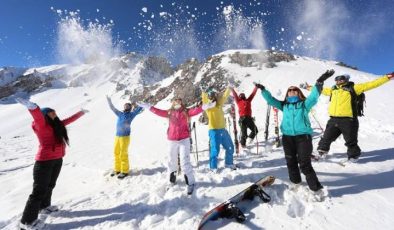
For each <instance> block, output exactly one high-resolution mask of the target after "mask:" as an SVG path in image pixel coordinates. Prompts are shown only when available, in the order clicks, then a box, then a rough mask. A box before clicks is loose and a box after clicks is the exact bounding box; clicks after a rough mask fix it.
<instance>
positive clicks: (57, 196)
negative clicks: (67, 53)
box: [0, 50, 394, 230]
mask: <svg viewBox="0 0 394 230" xmlns="http://www.w3.org/2000/svg"><path fill="white" fill-rule="evenodd" d="M227 52H228V53H222V54H220V55H226V54H229V53H232V52H233V51H227ZM242 52H243V53H245V52H255V51H247V50H244V51H242ZM277 65H278V67H276V68H265V67H263V68H262V69H258V68H256V67H240V66H239V65H237V64H233V63H229V62H228V58H224V59H223V60H222V63H221V64H220V67H222V68H224V69H226V70H227V71H228V73H229V74H231V75H233V76H235V77H236V79H237V80H240V81H241V82H242V83H241V85H240V86H239V87H238V88H237V91H240V92H242V91H243V92H245V93H246V94H249V93H250V92H251V91H252V88H253V84H252V82H260V83H261V84H264V85H265V86H266V87H267V89H269V90H270V91H271V92H272V94H273V95H274V96H275V97H278V98H283V97H284V92H285V91H286V89H287V88H288V87H289V86H291V85H299V83H301V82H305V81H308V82H309V83H313V82H314V81H315V79H316V78H317V77H318V76H320V74H321V73H323V72H324V71H325V70H327V69H331V68H333V69H335V70H336V75H337V74H342V73H349V74H350V75H351V76H352V80H354V81H355V82H365V81H368V80H372V79H374V78H376V77H377V76H374V75H371V74H368V73H364V72H360V71H356V70H351V69H348V68H344V67H341V66H337V65H335V62H331V61H321V60H315V59H310V58H304V57H298V58H297V60H296V61H292V62H281V63H277ZM81 68H82V67H81ZM247 74H249V75H248V77H244V76H245V75H247ZM131 76H133V77H136V78H138V77H139V76H134V75H131ZM171 79H173V77H170V78H169V79H164V80H163V81H162V83H163V84H167V83H166V82H168V81H171ZM196 79H197V78H196ZM132 81H133V80H130V82H129V83H130V84H133V82H132ZM333 83H334V81H333V79H329V80H328V81H327V83H326V85H329V86H331V85H332V84H333ZM115 87H116V85H115V84H114V83H112V82H109V81H102V82H101V84H94V85H93V86H92V85H90V84H89V85H85V86H82V87H75V88H64V89H50V90H47V91H44V92H41V93H38V94H35V95H33V96H32V97H31V100H32V101H34V102H36V103H37V104H39V105H41V106H49V107H53V108H55V109H56V110H57V112H58V115H59V116H60V117H62V118H64V117H67V116H69V115H71V114H73V113H74V112H76V111H78V110H79V109H80V108H85V109H88V110H90V112H89V113H88V114H86V115H85V116H83V117H82V118H81V119H80V120H78V121H76V122H75V123H73V124H72V125H70V126H69V127H68V130H69V137H70V141H71V146H70V147H69V148H68V149H67V155H66V157H65V158H64V166H63V169H62V172H61V174H60V177H59V179H58V184H57V186H56V188H55V190H54V193H53V204H56V205H58V206H60V208H61V211H59V212H58V213H55V214H53V215H51V216H49V217H48V218H47V219H45V222H46V223H47V224H46V226H45V229H196V228H197V226H198V224H199V221H200V220H201V217H202V216H203V214H204V213H205V212H207V211H208V210H210V209H211V208H213V207H214V206H216V205H217V204H219V203H220V202H223V201H224V200H226V199H227V198H229V197H231V196H233V195H235V194H236V193H237V192H239V191H241V190H242V189H244V188H245V187H246V186H248V185H249V184H250V183H252V182H254V181H256V180H257V179H259V178H260V177H262V176H264V175H273V176H275V177H277V181H276V182H275V184H274V185H273V186H272V187H271V188H268V189H267V193H269V194H270V195H271V197H272V201H271V203H269V204H260V203H259V202H258V201H257V199H256V200H255V201H254V202H253V203H251V204H250V206H249V207H248V209H249V211H247V212H246V214H247V221H246V222H245V223H244V224H238V223H236V222H235V221H229V220H219V221H216V222H212V223H210V224H209V225H208V226H207V229H217V228H223V229H237V230H238V229H279V228H280V229H392V228H393V226H394V220H393V219H392V216H393V214H394V202H393V201H392V199H391V194H392V193H393V192H394V188H393V187H394V181H393V179H392V178H393V177H394V172H393V169H394V123H393V122H392V119H391V118H392V117H391V116H390V114H393V112H394V108H393V106H388V105H390V104H392V100H391V98H393V97H394V91H393V90H391V88H392V87H393V83H392V82H389V83H387V84H385V85H383V86H381V87H379V88H378V89H375V90H372V91H370V92H367V107H366V111H365V113H366V117H363V118H360V133H359V143H360V147H361V148H362V150H363V154H362V157H361V159H360V161H359V163H357V164H354V165H348V166H346V167H342V166H340V165H338V164H336V163H335V161H339V160H341V159H343V158H345V157H346V147H345V146H344V141H343V139H342V138H340V139H339V140H337V142H335V143H334V144H333V145H332V151H331V153H330V155H331V158H330V161H327V162H319V163H314V167H315V170H316V172H317V175H318V177H319V179H320V181H321V183H322V184H323V185H324V186H325V187H326V189H327V191H328V193H329V196H328V197H327V198H326V199H325V200H324V201H323V202H320V203H314V202H309V201H307V200H306V199H305V197H304V195H305V193H306V192H305V191H304V190H306V186H305V183H304V186H303V187H302V188H301V189H300V191H298V192H291V191H289V189H288V185H289V182H288V176H287V168H286V164H285V160H284V155H283V150H282V148H275V147H272V145H271V142H272V139H273V138H274V135H273V131H274V127H273V125H271V126H270V141H269V142H268V143H265V142H264V141H262V140H263V136H264V135H263V132H264V130H263V127H264V123H265V114H266V109H267V106H266V103H265V101H264V100H263V99H262V97H261V95H260V93H258V94H257V95H256V97H255V100H254V101H253V106H252V108H253V113H254V115H255V116H256V123H257V126H258V128H259V130H260V132H259V135H258V139H259V141H260V143H259V154H258V155H256V154H254V153H255V152H256V148H254V147H253V148H251V150H250V151H251V154H248V155H241V156H237V157H235V163H236V164H238V165H239V166H240V167H241V169H239V170H236V171H229V169H223V164H224V163H223V159H221V160H220V161H219V167H220V168H221V170H220V172H219V173H218V174H212V173H211V172H209V170H208V152H207V149H208V134H207V127H206V126H204V125H202V124H199V123H197V138H198V140H197V142H198V150H199V151H200V155H199V158H200V165H199V167H198V168H197V167H195V168H194V170H195V176H196V181H197V187H196V190H195V193H194V194H193V195H192V196H187V195H186V191H185V189H186V187H185V184H184V180H183V178H182V177H178V183H177V184H176V185H175V186H169V183H168V174H167V171H166V161H167V152H168V142H167V141H166V130H167V122H168V121H167V120H166V119H163V118H159V117H157V116H155V115H153V114H152V113H150V112H147V111H145V112H143V113H142V114H141V115H139V116H137V117H136V119H135V120H134V121H133V123H132V126H131V127H132V134H131V144H130V149H129V151H130V153H129V156H130V164H131V174H132V176H131V177H129V178H127V179H125V180H123V181H118V180H117V179H113V178H109V177H108V176H106V173H107V172H108V170H110V169H111V166H112V160H113V157H112V147H113V138H114V133H115V122H116V117H115V116H114V115H113V114H112V112H111V111H110V110H109V108H108V105H107V103H106V100H105V95H106V94H109V95H112V99H113V102H114V104H115V105H116V107H118V108H121V107H122V105H123V103H124V102H125V101H124V100H123V99H121V96H122V95H121V94H120V93H116V92H115ZM327 105H328V98H326V97H324V96H322V97H321V98H320V101H319V103H318V105H317V106H316V107H315V111H316V117H317V119H318V120H319V122H320V123H321V124H322V125H323V126H324V125H325V123H326V121H327V119H328V115H327ZM158 107H160V108H164V109H165V108H167V107H166V102H165V101H162V102H161V103H159V104H158ZM194 119H195V118H193V120H194ZM279 119H281V114H280V115H279ZM0 120H1V123H0V136H1V139H0V185H1V188H2V189H1V190H0V196H1V197H2V199H1V200H0V228H4V229H15V226H16V224H17V223H18V221H19V219H20V217H21V213H22V211H23V207H24V204H25V202H26V200H27V198H28V195H29V194H30V192H31V189H32V186H31V185H32V165H33V163H34V155H35V152H36V150H37V140H36V137H35V136H34V133H33V131H32V130H31V127H30V123H31V117H30V115H29V114H28V112H27V111H26V109H25V108H24V107H23V106H21V105H18V104H0ZM311 120H312V123H313V126H314V127H315V128H316V129H315V135H314V146H315V148H316V144H317V142H318V139H319V137H320V135H321V131H320V130H319V129H318V125H317V124H316V123H315V122H314V121H313V119H311ZM271 123H272V122H271ZM223 155H224V154H223V152H221V154H220V157H221V158H222V157H223ZM191 160H192V163H193V164H195V160H194V155H193V156H191Z"/></svg>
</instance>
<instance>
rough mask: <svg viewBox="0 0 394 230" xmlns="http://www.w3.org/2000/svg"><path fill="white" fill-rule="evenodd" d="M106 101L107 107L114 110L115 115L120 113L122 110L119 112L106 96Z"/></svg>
mask: <svg viewBox="0 0 394 230" xmlns="http://www.w3.org/2000/svg"><path fill="white" fill-rule="evenodd" d="M107 102H108V105H109V108H110V109H111V110H112V112H114V113H115V114H116V116H120V115H121V114H122V112H120V111H119V110H117V109H116V108H115V107H114V105H113V104H112V101H111V98H110V97H108V96H107Z"/></svg>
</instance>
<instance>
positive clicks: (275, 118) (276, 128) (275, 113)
mask: <svg viewBox="0 0 394 230" xmlns="http://www.w3.org/2000/svg"><path fill="white" fill-rule="evenodd" d="M272 109H273V110H274V123H275V135H276V137H275V146H276V147H279V146H280V135H279V120H278V109H277V108H275V107H272Z"/></svg>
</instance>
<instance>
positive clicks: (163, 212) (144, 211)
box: [45, 196, 205, 229]
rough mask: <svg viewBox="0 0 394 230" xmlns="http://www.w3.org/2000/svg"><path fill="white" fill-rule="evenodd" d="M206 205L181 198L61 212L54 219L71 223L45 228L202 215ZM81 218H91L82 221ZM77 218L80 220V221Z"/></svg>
mask: <svg viewBox="0 0 394 230" xmlns="http://www.w3.org/2000/svg"><path fill="white" fill-rule="evenodd" d="M203 199H204V200H205V197H203ZM204 204H205V203H204V202H202V201H201V200H200V199H199V198H198V197H193V200H190V199H187V197H185V196H180V197H176V198H174V199H170V200H163V201H161V202H160V203H157V204H146V203H143V202H138V203H134V204H122V205H119V206H116V207H113V208H108V209H89V210H81V211H72V210H61V211H59V213H57V214H56V215H54V216H53V217H54V218H56V217H61V218H62V219H63V220H64V219H67V218H68V219H69V220H70V221H66V222H63V223H48V224H46V225H45V228H48V229H72V228H82V227H88V226H90V227H93V226H96V225H99V224H102V223H105V222H108V221H117V222H130V221H132V220H135V221H136V222H137V223H138V224H139V223H141V222H142V221H143V220H144V219H145V218H146V217H147V216H153V215H158V216H163V218H167V217H171V216H172V215H174V214H176V213H177V212H179V211H181V210H183V211H184V212H185V213H195V212H196V210H200V211H199V214H201V215H202V213H203V211H202V210H203V208H204V207H203V206H204ZM81 217H91V218H89V219H83V220H81ZM77 218H79V220H78V219H77ZM185 218H186V217H185ZM188 218H190V217H188Z"/></svg>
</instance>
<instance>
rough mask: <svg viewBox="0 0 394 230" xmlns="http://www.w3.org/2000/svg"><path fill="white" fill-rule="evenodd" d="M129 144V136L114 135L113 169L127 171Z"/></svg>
mask: <svg viewBox="0 0 394 230" xmlns="http://www.w3.org/2000/svg"><path fill="white" fill-rule="evenodd" d="M129 144H130V136H122V137H118V136H116V137H115V146H114V171H115V172H121V173H129V153H128V149H129Z"/></svg>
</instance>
